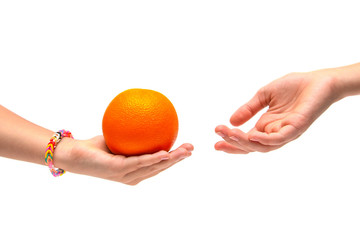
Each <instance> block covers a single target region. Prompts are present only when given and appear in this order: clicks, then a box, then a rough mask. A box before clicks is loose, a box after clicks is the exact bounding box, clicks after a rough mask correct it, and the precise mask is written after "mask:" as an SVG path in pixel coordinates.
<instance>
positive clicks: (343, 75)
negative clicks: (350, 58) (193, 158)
mask: <svg viewBox="0 0 360 240" xmlns="http://www.w3.org/2000/svg"><path fill="white" fill-rule="evenodd" d="M330 72H331V78H332V84H333V86H334V89H335V92H336V97H337V100H340V99H343V98H345V97H348V96H352V95H356V94H360V64H353V65H349V66H344V67H338V68H333V69H330Z"/></svg>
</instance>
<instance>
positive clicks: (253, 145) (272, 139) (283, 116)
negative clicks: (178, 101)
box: [215, 63, 360, 154]
mask: <svg viewBox="0 0 360 240" xmlns="http://www.w3.org/2000/svg"><path fill="white" fill-rule="evenodd" d="M357 94H360V63H356V64H353V65H349V66H344V67H338V68H329V69H322V70H317V71H312V72H304V73H302V72H299V73H290V74H288V75H286V76H284V77H281V78H279V79H277V80H275V81H273V82H271V83H269V84H268V85H266V86H265V87H262V88H261V89H260V90H259V91H258V92H257V93H256V94H255V96H254V97H253V98H252V99H251V100H250V101H249V102H247V103H246V104H244V105H242V106H241V107H240V108H239V109H238V110H236V111H235V113H234V114H233V115H232V116H231V118H230V123H231V124H232V125H233V126H235V127H239V126H241V125H242V124H244V123H245V122H247V121H248V120H249V119H251V118H252V117H254V116H255V115H256V113H258V112H259V111H260V110H261V109H263V108H265V107H268V110H267V111H266V112H265V113H264V114H263V115H262V116H261V117H260V119H259V120H258V121H257V123H256V124H255V126H254V127H253V128H252V129H251V130H250V131H249V132H247V133H245V132H243V131H241V130H240V129H239V128H229V127H227V126H225V125H219V126H217V127H216V128H215V132H216V133H217V134H218V135H219V136H221V137H222V138H223V141H219V142H217V143H216V144H215V149H216V150H219V151H224V152H226V153H233V154H247V153H249V152H269V151H273V150H275V149H278V148H280V147H282V146H284V145H285V144H287V143H288V142H291V141H293V140H295V139H296V138H298V137H299V136H301V134H302V133H304V132H305V131H306V130H307V129H308V128H309V127H310V125H311V124H312V123H313V122H314V121H315V120H316V119H317V118H318V117H319V116H320V115H321V114H322V113H323V112H324V111H326V109H328V108H329V107H330V106H331V105H332V104H333V103H335V102H337V101H339V100H341V99H343V98H345V97H348V96H353V95H357Z"/></svg>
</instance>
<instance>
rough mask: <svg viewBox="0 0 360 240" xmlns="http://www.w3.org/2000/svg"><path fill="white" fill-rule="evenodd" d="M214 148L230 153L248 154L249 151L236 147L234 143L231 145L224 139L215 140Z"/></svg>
mask: <svg viewBox="0 0 360 240" xmlns="http://www.w3.org/2000/svg"><path fill="white" fill-rule="evenodd" d="M215 149H216V150H218V151H223V152H226V153H231V154H248V153H249V152H247V151H244V150H242V149H240V148H237V147H235V146H234V145H232V144H230V143H228V142H225V141H220V142H217V143H216V144H215Z"/></svg>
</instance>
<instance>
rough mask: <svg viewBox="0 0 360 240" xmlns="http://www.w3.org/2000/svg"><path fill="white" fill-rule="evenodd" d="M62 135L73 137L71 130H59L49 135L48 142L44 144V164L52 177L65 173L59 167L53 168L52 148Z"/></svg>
mask: <svg viewBox="0 0 360 240" xmlns="http://www.w3.org/2000/svg"><path fill="white" fill-rule="evenodd" d="M63 137H69V138H73V136H72V134H71V132H69V131H66V130H60V131H58V132H56V133H54V135H53V136H52V137H51V139H50V142H49V143H48V145H47V146H46V151H45V164H46V165H47V166H49V169H50V172H51V174H52V175H53V176H54V177H59V176H61V175H63V174H64V173H65V170H63V169H61V168H55V166H54V150H55V148H56V145H57V144H58V143H59V142H60V141H61V139H62V138H63Z"/></svg>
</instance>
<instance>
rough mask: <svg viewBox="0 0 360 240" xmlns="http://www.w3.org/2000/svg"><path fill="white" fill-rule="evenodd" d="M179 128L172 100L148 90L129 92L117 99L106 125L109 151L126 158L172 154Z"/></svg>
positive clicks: (109, 110)
mask: <svg viewBox="0 0 360 240" xmlns="http://www.w3.org/2000/svg"><path fill="white" fill-rule="evenodd" d="M178 128H179V123H178V117H177V114H176V111H175V108H174V106H173V104H172V103H171V102H170V100H169V99H168V98H167V97H165V96H164V95H163V94H161V93H159V92H156V91H153V90H148V89H137V88H136V89H129V90H126V91H124V92H122V93H120V94H119V95H117V96H116V97H115V98H114V99H113V100H112V101H111V102H110V104H109V106H108V107H107V109H106V111H105V114H104V117H103V121H102V130H103V135H104V138H105V142H106V145H107V146H108V148H109V150H110V151H111V152H112V153H114V154H120V155H125V156H134V155H142V154H148V153H155V152H158V151H160V150H165V151H169V150H170V149H171V147H172V146H173V144H174V142H175V140H176V137H177V134H178Z"/></svg>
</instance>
